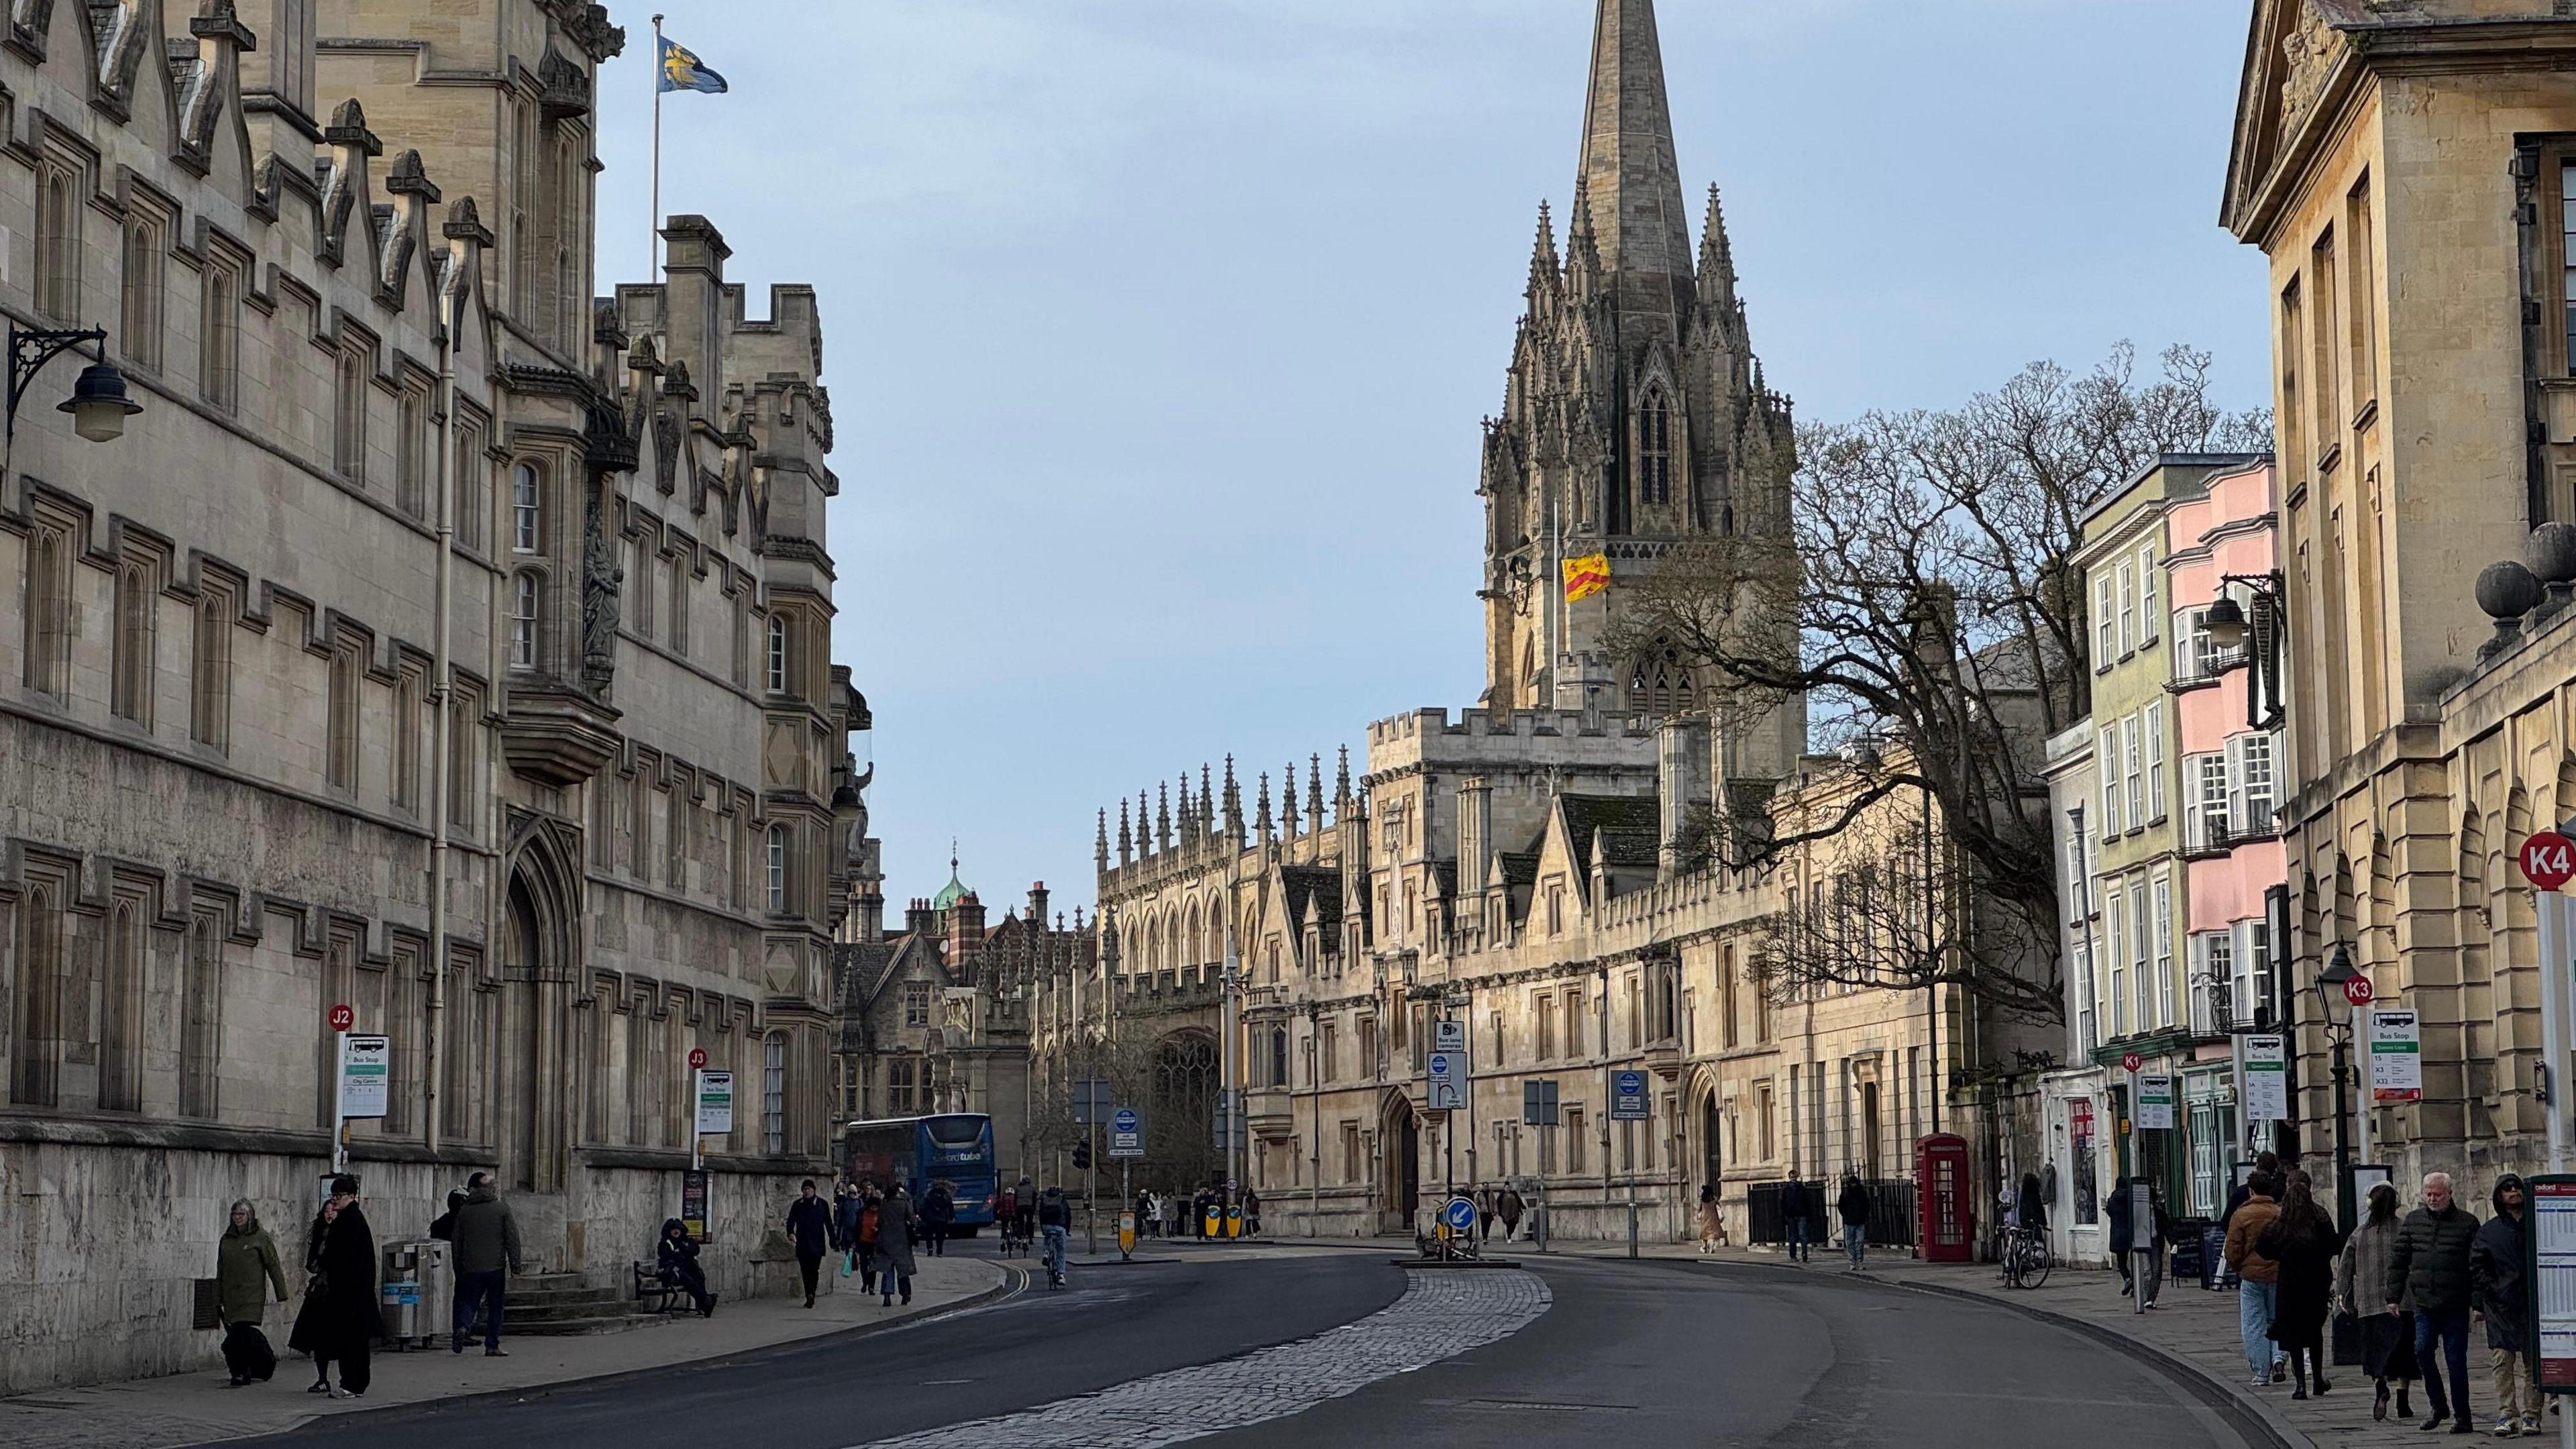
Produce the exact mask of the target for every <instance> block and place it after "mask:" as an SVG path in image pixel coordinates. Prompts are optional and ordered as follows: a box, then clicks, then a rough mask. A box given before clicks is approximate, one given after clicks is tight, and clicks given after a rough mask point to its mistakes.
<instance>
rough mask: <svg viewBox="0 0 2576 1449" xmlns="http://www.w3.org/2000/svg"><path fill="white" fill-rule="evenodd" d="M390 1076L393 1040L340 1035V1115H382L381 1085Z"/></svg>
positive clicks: (344, 1033)
mask: <svg viewBox="0 0 2576 1449" xmlns="http://www.w3.org/2000/svg"><path fill="white" fill-rule="evenodd" d="M392 1075H393V1039H392V1038H391V1037H383V1036H367V1035H364V1034H361V1033H359V1032H343V1033H341V1036H340V1115H341V1116H343V1117H382V1116H383V1115H385V1084H386V1083H387V1082H388V1081H389V1080H390V1079H391V1077H392Z"/></svg>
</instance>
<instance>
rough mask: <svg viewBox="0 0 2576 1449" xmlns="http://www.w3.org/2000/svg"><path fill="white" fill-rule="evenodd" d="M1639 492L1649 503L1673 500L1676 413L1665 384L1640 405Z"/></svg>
mask: <svg viewBox="0 0 2576 1449" xmlns="http://www.w3.org/2000/svg"><path fill="white" fill-rule="evenodd" d="M1637 492H1638V495H1639V497H1640V498H1642V499H1643V500H1644V501H1645V502H1648V503H1670V502H1672V501H1673V416H1672V405H1671V403H1670V402H1669V401H1668V400H1667V399H1666V397H1665V394H1664V389H1663V387H1662V385H1661V384H1657V385H1655V386H1653V387H1649V388H1647V389H1646V401H1645V404H1644V406H1642V407H1640V408H1638V409H1637Z"/></svg>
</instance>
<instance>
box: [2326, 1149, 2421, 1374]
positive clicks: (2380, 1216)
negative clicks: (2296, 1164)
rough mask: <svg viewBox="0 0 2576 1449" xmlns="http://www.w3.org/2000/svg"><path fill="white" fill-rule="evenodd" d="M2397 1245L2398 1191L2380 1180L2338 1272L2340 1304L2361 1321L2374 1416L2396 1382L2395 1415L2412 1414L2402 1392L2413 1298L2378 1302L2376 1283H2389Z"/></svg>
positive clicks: (2410, 1361)
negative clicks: (2390, 1263)
mask: <svg viewBox="0 0 2576 1449" xmlns="http://www.w3.org/2000/svg"><path fill="white" fill-rule="evenodd" d="M2396 1246H2397V1189H2396V1188H2394V1187H2392V1186H2390V1185H2389V1184H2387V1183H2384V1182H2383V1183H2381V1184H2380V1185H2379V1186H2377V1187H2374V1188H2372V1189H2371V1190H2370V1202H2369V1208H2368V1216H2367V1217H2365V1218H2364V1219H2363V1221H2362V1224H2361V1226H2360V1227H2358V1228H2355V1229H2354V1230H2353V1233H2352V1237H2351V1239H2350V1240H2349V1241H2347V1242H2346V1243H2345V1244H2344V1250H2343V1259H2342V1267H2341V1268H2340V1269H2339V1270H2338V1271H2339V1272H2340V1274H2341V1287H2340V1290H2339V1296H2340V1297H2341V1298H2342V1299H2343V1304H2344V1307H2345V1308H2346V1309H2348V1310H2350V1311H2351V1313H2352V1314H2353V1315H2354V1316H2355V1317H2357V1318H2359V1319H2360V1320H2361V1371H2362V1372H2363V1373H2366V1374H2368V1375H2370V1377H2371V1380H2372V1382H2373V1383H2374V1384H2375V1385H2377V1389H2378V1392H2377V1394H2376V1396H2375V1397H2374V1398H2373V1400H2372V1403H2371V1406H2370V1417H2372V1418H2374V1419H2385V1418H2387V1417H2388V1395H2389V1386H2390V1385H2391V1384H2394V1385H2396V1391H2397V1417H2398V1418H2400V1419H2406V1418H2410V1417H2412V1416H2413V1415H2414V1413H2415V1409H2414V1407H2413V1406H2412V1405H2411V1404H2409V1403H2408V1402H2407V1396H2406V1391H2407V1389H2408V1388H2409V1387H2411V1386H2412V1385H2413V1383H2414V1380H2415V1303H2414V1300H2413V1299H2412V1298H2407V1299H2403V1300H2401V1301H2399V1302H2398V1303H2397V1304H2395V1305H2394V1306H2390V1305H2384V1304H2381V1303H2379V1302H2377V1301H2376V1300H2377V1299H2378V1297H2379V1285H2381V1284H2383V1283H2385V1282H2387V1281H2388V1255H2389V1253H2390V1252H2392V1251H2394V1250H2395V1248H2396Z"/></svg>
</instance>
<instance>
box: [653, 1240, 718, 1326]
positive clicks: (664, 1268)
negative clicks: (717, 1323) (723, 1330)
mask: <svg viewBox="0 0 2576 1449" xmlns="http://www.w3.org/2000/svg"><path fill="white" fill-rule="evenodd" d="M653 1258H654V1264H655V1266H656V1268H657V1269H659V1272H658V1273H657V1275H656V1276H658V1277H659V1278H661V1280H662V1281H663V1282H665V1283H667V1284H669V1285H671V1286H672V1287H674V1288H677V1289H679V1290H680V1291H681V1292H683V1293H686V1294H688V1295H689V1301H690V1302H692V1303H694V1304H696V1305H697V1306H698V1316H699V1317H700V1318H713V1317H715V1316H716V1295H714V1294H713V1293H710V1292H708V1291H707V1270H706V1269H704V1268H702V1267H700V1266H698V1240H697V1239H696V1238H693V1237H691V1236H689V1225H688V1224H687V1223H684V1222H682V1221H680V1220H679V1219H678V1218H664V1219H663V1220H662V1241H660V1242H658V1243H656V1244H654V1245H653Z"/></svg>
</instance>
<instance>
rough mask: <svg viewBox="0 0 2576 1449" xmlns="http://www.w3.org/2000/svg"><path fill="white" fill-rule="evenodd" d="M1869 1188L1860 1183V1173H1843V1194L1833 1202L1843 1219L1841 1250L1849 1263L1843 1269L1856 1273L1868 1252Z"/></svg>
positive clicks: (1835, 1210) (1836, 1211)
mask: <svg viewBox="0 0 2576 1449" xmlns="http://www.w3.org/2000/svg"><path fill="white" fill-rule="evenodd" d="M1869 1209H1870V1200H1869V1189H1868V1188H1866V1187H1863V1186H1862V1185H1861V1180H1860V1174H1859V1173H1857V1172H1847V1173H1845V1174H1843V1195H1842V1196H1841V1197H1840V1198H1838V1199H1836V1200H1835V1202H1834V1212H1835V1213H1836V1214H1837V1215H1838V1216H1840V1217H1841V1218H1842V1220H1843V1252H1844V1253H1845V1254H1846V1255H1848V1256H1849V1257H1850V1258H1851V1263H1850V1265H1849V1266H1848V1267H1846V1268H1844V1269H1843V1271H1844V1272H1846V1273H1857V1272H1859V1271H1860V1270H1861V1264H1862V1262H1863V1260H1864V1259H1866V1258H1867V1256H1868V1254H1869Z"/></svg>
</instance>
